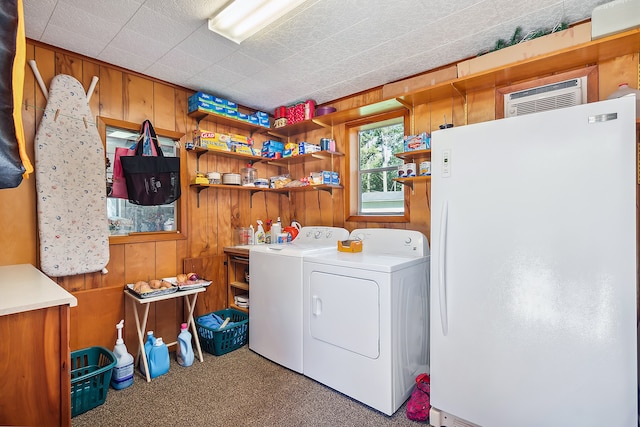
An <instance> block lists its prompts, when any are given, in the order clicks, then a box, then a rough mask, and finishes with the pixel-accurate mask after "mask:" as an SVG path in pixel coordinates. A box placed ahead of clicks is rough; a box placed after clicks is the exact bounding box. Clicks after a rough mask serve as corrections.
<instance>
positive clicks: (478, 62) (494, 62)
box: [458, 22, 591, 77]
mask: <svg viewBox="0 0 640 427" xmlns="http://www.w3.org/2000/svg"><path fill="white" fill-rule="evenodd" d="M589 41H591V22H586V23H584V24H579V25H576V26H573V27H571V28H568V29H566V30H564V31H558V32H557V33H552V34H547V35H546V36H543V37H538V38H537V39H533V40H529V41H526V42H522V43H519V44H517V45H514V46H509V47H506V48H504V49H500V50H497V51H495V52H490V53H487V54H486V55H482V56H478V57H476V58H472V59H468V60H466V61H462V62H459V63H458V77H466V76H469V75H472V74H476V73H480V72H482V71H486V70H490V69H492V68H497V67H504V66H506V65H509V64H513V63H516V62H520V61H524V60H526V59H529V58H533V57H536V56H540V55H545V54H547V53H551V52H554V51H557V50H562V49H566V48H568V47H571V46H576V45H579V44H582V43H587V42H589Z"/></svg>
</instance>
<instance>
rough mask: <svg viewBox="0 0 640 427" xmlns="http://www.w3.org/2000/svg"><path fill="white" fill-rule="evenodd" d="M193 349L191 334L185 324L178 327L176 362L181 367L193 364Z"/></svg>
mask: <svg viewBox="0 0 640 427" xmlns="http://www.w3.org/2000/svg"><path fill="white" fill-rule="evenodd" d="M193 358H194V356H193V347H192V346H191V333H190V332H189V329H188V327H187V324H186V323H183V324H182V325H181V326H180V333H179V334H178V349H177V351H176V360H177V361H178V363H179V364H180V365H182V366H191V365H192V364H193Z"/></svg>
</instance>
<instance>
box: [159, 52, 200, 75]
mask: <svg viewBox="0 0 640 427" xmlns="http://www.w3.org/2000/svg"><path fill="white" fill-rule="evenodd" d="M157 63H158V64H160V65H163V66H165V67H173V68H176V69H179V70H183V71H184V72H185V73H187V74H189V75H195V74H198V73H200V72H201V71H204V70H205V69H206V68H207V67H209V66H210V65H211V64H210V63H209V62H208V61H203V60H202V58H201V57H199V56H193V55H190V54H189V53H187V52H185V51H183V50H181V49H178V48H173V49H171V50H170V51H169V52H167V54H166V55H164V56H163V57H162V58H160V59H158V61H157Z"/></svg>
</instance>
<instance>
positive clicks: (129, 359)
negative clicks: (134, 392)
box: [111, 319, 133, 390]
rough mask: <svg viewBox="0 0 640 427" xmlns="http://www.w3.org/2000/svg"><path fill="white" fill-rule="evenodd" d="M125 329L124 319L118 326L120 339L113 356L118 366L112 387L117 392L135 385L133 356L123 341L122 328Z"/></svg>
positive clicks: (117, 341) (112, 379)
mask: <svg viewBox="0 0 640 427" xmlns="http://www.w3.org/2000/svg"><path fill="white" fill-rule="evenodd" d="M123 327H124V319H123V320H121V321H120V323H118V324H117V325H116V329H117V330H118V339H117V340H116V345H115V347H114V348H113V354H114V355H115V356H116V366H114V367H113V371H112V372H111V387H113V388H115V389H116V390H122V389H123V388H127V387H129V386H130V385H131V384H133V356H132V355H131V354H129V352H128V351H127V346H126V345H125V344H124V340H123V339H122V328H123Z"/></svg>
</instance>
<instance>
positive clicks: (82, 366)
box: [71, 347, 116, 417]
mask: <svg viewBox="0 0 640 427" xmlns="http://www.w3.org/2000/svg"><path fill="white" fill-rule="evenodd" d="M114 366H116V356H115V355H114V354H113V353H112V352H111V351H109V350H107V349H106V348H104V347H89V348H85V349H82V350H77V351H72V352H71V416H72V417H75V416H76V415H80V414H82V413H83V412H87V411H88V410H90V409H93V408H95V407H96V406H100V405H102V404H103V403H104V401H105V400H106V399H107V391H108V390H109V383H110V382H111V372H112V370H113V367H114Z"/></svg>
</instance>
